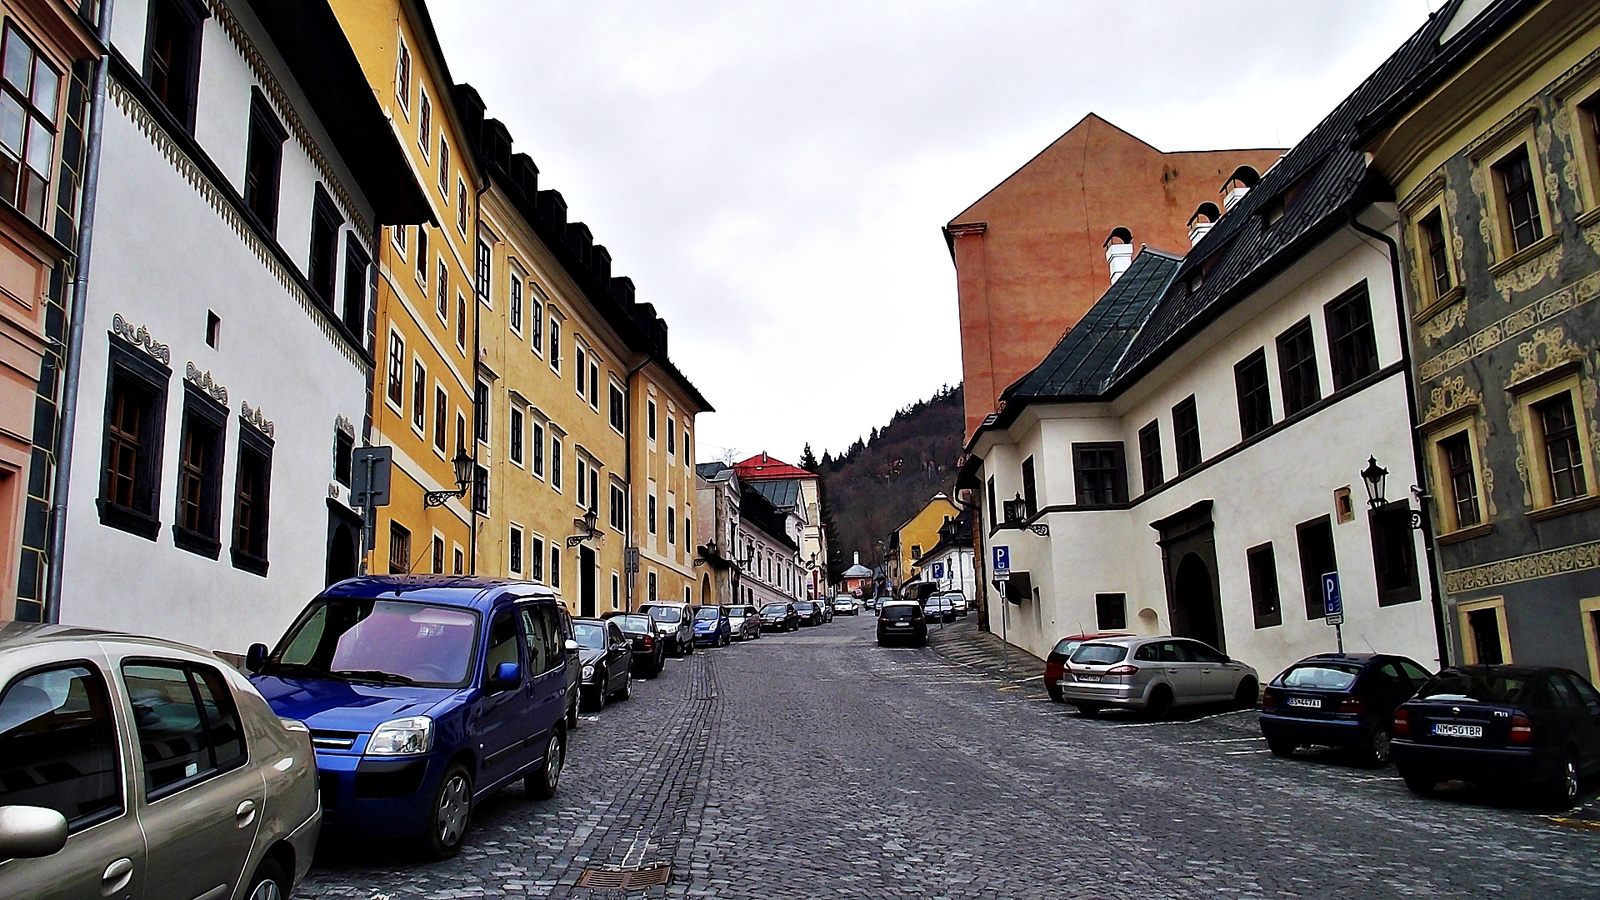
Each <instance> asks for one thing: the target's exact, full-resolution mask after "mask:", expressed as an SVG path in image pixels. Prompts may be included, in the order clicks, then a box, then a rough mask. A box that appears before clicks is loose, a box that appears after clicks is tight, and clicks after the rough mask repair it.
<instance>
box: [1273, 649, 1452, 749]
mask: <svg viewBox="0 0 1600 900" xmlns="http://www.w3.org/2000/svg"><path fill="white" fill-rule="evenodd" d="M1428 678H1429V674H1428V672H1427V670H1426V669H1424V668H1422V666H1420V665H1418V664H1417V663H1416V662H1415V661H1414V660H1411V659H1407V658H1406V657H1403V656H1389V655H1387V654H1382V653H1349V654H1345V653H1320V654H1318V655H1316V656H1310V657H1307V658H1305V659H1302V660H1300V661H1299V662H1297V663H1295V664H1294V665H1292V666H1290V667H1289V668H1287V669H1285V670H1283V673H1282V674H1281V675H1279V676H1278V677H1277V678H1274V679H1272V683H1271V684H1269V685H1267V687H1266V690H1264V691H1262V692H1261V733H1262V734H1263V735H1264V736H1265V737H1266V739H1267V746H1268V748H1270V749H1271V750H1272V752H1273V753H1274V754H1276V755H1278V756H1288V755H1290V754H1291V753H1293V752H1294V750H1295V748H1297V747H1300V746H1303V745H1307V744H1315V745H1320V746H1325V747H1336V748H1339V749H1341V750H1347V751H1350V752H1353V753H1354V754H1356V755H1357V756H1358V757H1359V758H1360V759H1361V760H1362V761H1363V762H1365V763H1367V764H1368V765H1375V766H1381V765H1385V764H1387V763H1388V762H1389V742H1390V739H1391V738H1392V737H1393V721H1394V711H1395V707H1397V706H1399V705H1400V704H1402V703H1404V702H1406V701H1407V700H1409V699H1410V698H1411V695H1412V694H1415V693H1416V692H1417V688H1420V687H1422V685H1423V683H1424V682H1426V681H1427V680H1428Z"/></svg>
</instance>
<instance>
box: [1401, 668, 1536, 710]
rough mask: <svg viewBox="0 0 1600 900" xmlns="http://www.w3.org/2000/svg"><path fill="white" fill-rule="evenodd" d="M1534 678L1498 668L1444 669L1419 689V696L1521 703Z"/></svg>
mask: <svg viewBox="0 0 1600 900" xmlns="http://www.w3.org/2000/svg"><path fill="white" fill-rule="evenodd" d="M1529 681H1530V679H1529V678H1528V677H1527V676H1524V675H1503V674H1500V673H1497V672H1440V673H1439V674H1438V675H1435V676H1433V679H1432V680H1431V681H1429V682H1428V683H1427V684H1425V685H1423V686H1422V690H1420V691H1418V692H1417V699H1419V700H1451V701H1459V700H1467V701H1471V702H1474V703H1521V702H1522V701H1523V698H1524V697H1526V696H1527V694H1528V686H1529Z"/></svg>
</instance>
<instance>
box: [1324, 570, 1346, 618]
mask: <svg viewBox="0 0 1600 900" xmlns="http://www.w3.org/2000/svg"><path fill="white" fill-rule="evenodd" d="M1322 611H1323V613H1324V614H1325V616H1326V617H1327V622H1328V624H1329V625H1342V624H1344V598H1343V597H1342V596H1340V594H1339V573H1338V572H1327V573H1325V574H1324V575H1323V576H1322Z"/></svg>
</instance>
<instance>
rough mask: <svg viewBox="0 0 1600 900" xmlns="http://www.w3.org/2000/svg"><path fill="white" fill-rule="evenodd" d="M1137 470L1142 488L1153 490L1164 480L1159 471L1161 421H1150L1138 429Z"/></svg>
mask: <svg viewBox="0 0 1600 900" xmlns="http://www.w3.org/2000/svg"><path fill="white" fill-rule="evenodd" d="M1139 470H1140V475H1141V476H1142V477H1143V479H1144V489H1145V490H1146V491H1147V492H1148V491H1153V490H1155V489H1156V488H1158V487H1160V486H1161V483H1162V482H1163V481H1165V480H1166V478H1165V477H1164V475H1163V474H1162V471H1161V423H1160V422H1151V423H1150V424H1149V425H1146V426H1145V427H1143V428H1141V429H1139Z"/></svg>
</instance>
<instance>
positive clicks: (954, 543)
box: [918, 511, 977, 603]
mask: <svg viewBox="0 0 1600 900" xmlns="http://www.w3.org/2000/svg"><path fill="white" fill-rule="evenodd" d="M973 556H974V553H973V549H972V513H971V511H964V512H962V513H961V515H959V516H957V517H955V518H953V519H948V520H946V521H945V523H944V525H943V526H941V527H940V528H939V542H938V543H937V544H934V545H933V547H932V549H929V550H926V551H924V552H923V554H922V558H921V559H920V560H919V561H918V565H919V566H920V567H921V570H920V573H919V575H918V580H919V581H926V582H928V583H930V584H933V585H936V586H938V588H939V590H940V591H959V592H960V593H961V595H962V596H964V597H966V598H967V602H968V603H971V602H972V601H973V599H974V598H975V597H976V595H977V573H976V572H975V570H974V565H973V562H974V560H973Z"/></svg>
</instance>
